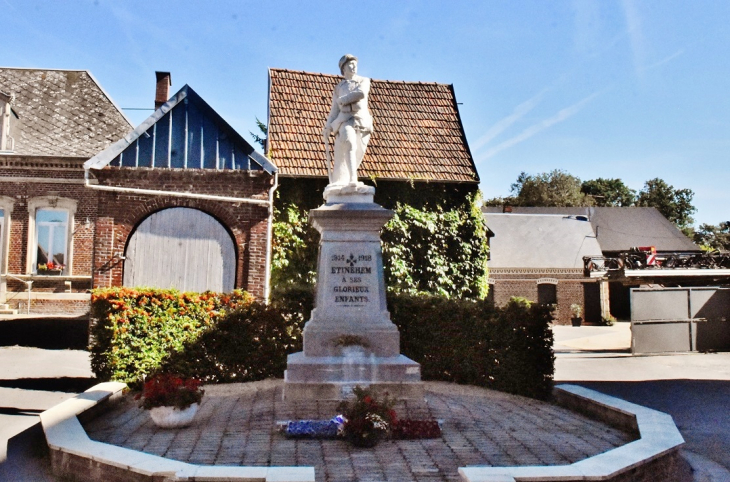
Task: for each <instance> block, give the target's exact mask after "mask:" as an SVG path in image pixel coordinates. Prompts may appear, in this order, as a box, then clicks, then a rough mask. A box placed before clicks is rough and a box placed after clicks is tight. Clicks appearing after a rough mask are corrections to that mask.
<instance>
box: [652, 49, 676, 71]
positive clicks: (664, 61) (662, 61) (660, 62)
mask: <svg viewBox="0 0 730 482" xmlns="http://www.w3.org/2000/svg"><path fill="white" fill-rule="evenodd" d="M683 53H684V49H680V50H677V51H676V52H674V53H673V54H672V55H670V56H669V57H667V58H665V59H662V60H660V61H659V62H654V63H653V64H651V65H649V66H647V67H644V70H649V69H653V68H656V67H659V66H660V65H664V64H666V63H667V62H671V61H672V60H674V59H676V58H677V57H679V56H680V55H682V54H683Z"/></svg>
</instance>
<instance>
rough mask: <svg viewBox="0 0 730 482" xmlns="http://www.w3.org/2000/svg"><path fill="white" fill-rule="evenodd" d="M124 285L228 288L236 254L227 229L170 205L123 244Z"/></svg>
mask: <svg viewBox="0 0 730 482" xmlns="http://www.w3.org/2000/svg"><path fill="white" fill-rule="evenodd" d="M125 256H126V261H125V262H124V286H129V287H132V286H149V287H153V288H177V289H179V290H181V291H198V292H201V291H206V290H211V291H221V292H230V291H233V288H234V282H235V272H236V252H235V249H234V247H233V240H232V239H231V236H230V235H229V234H228V231H226V229H225V228H224V227H223V225H221V224H220V223H219V222H218V221H217V220H216V219H215V218H213V217H212V216H209V215H208V214H205V213H204V212H202V211H198V210H197V209H190V208H170V209H164V210H162V211H158V212H156V213H154V214H152V215H151V216H149V217H148V218H147V219H145V220H144V221H142V223H140V225H139V226H138V227H137V229H136V230H135V231H134V232H133V233H132V236H131V237H130V239H129V243H127V251H126V253H125Z"/></svg>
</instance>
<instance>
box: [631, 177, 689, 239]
mask: <svg viewBox="0 0 730 482" xmlns="http://www.w3.org/2000/svg"><path fill="white" fill-rule="evenodd" d="M694 195H695V193H694V192H693V191H692V190H691V189H674V186H671V185H669V184H667V183H666V182H665V181H664V180H662V179H659V178H655V179H651V180H649V181H646V183H645V184H644V189H642V190H641V191H640V192H639V198H638V200H637V202H636V205H637V206H647V207H654V208H657V209H658V210H659V212H660V213H662V215H663V216H664V217H665V218H667V219H668V220H670V221H671V222H673V223H674V224H675V225H676V226H677V227H678V228H680V229H683V230H684V229H689V228H690V227H691V225H692V223H693V222H694V219H693V218H692V214H693V213H694V212H695V211H697V209H696V208H695V207H694V206H693V205H692V198H693V197H694Z"/></svg>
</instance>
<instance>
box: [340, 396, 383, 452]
mask: <svg viewBox="0 0 730 482" xmlns="http://www.w3.org/2000/svg"><path fill="white" fill-rule="evenodd" d="M352 393H353V394H354V395H355V398H354V399H353V400H350V401H345V402H342V403H341V404H340V406H339V409H340V410H341V411H342V412H341V413H342V415H343V424H342V435H343V436H344V437H345V439H346V440H348V441H349V442H350V443H352V444H353V445H355V446H356V447H374V446H375V445H376V444H377V443H378V441H379V440H380V439H381V438H383V437H385V436H386V435H387V434H388V432H389V431H390V428H391V427H392V425H393V424H394V423H395V422H396V415H395V411H394V410H393V404H394V402H393V401H392V400H391V399H389V398H388V395H387V394H386V395H385V397H384V398H383V399H382V400H378V399H377V397H376V396H375V395H374V394H373V393H372V392H371V391H370V389H368V388H362V387H360V386H356V387H355V388H354V389H353V390H352Z"/></svg>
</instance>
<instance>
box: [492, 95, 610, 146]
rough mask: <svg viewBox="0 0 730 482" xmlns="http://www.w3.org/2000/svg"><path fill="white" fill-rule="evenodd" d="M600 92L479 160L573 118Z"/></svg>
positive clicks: (526, 131)
mask: <svg viewBox="0 0 730 482" xmlns="http://www.w3.org/2000/svg"><path fill="white" fill-rule="evenodd" d="M601 92H602V91H598V92H595V93H593V94H591V95H589V96H588V97H586V98H584V99H583V100H580V101H578V102H576V103H575V104H573V105H571V106H569V107H566V108H565V109H561V110H560V111H558V113H557V114H555V115H554V116H552V117H549V118H547V119H545V120H543V121H541V122H538V123H537V124H534V125H532V126H530V127H528V128H527V129H525V130H524V131H522V132H521V133H520V134H518V135H516V136H515V137H513V138H511V139H507V140H506V141H504V142H502V143H501V144H497V145H496V146H494V147H493V148H491V149H490V150H488V151H487V152H486V153H484V155H482V156H480V160H485V159H489V158H490V157H492V156H494V155H495V154H497V153H498V152H501V151H503V150H505V149H507V148H510V147H512V146H515V145H517V144H519V143H520V142H523V141H526V140H527V139H529V138H530V137H532V136H534V135H535V134H537V133H538V132H541V131H543V130H545V129H547V128H548V127H550V126H553V125H555V124H558V123H560V122H563V121H564V120H566V119H568V118H570V117H572V116H574V115H575V114H577V113H578V112H579V111H580V110H581V109H582V108H583V107H585V106H586V104H588V103H589V102H590V101H592V100H593V99H595V98H596V97H597V96H598V95H600V93H601Z"/></svg>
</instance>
